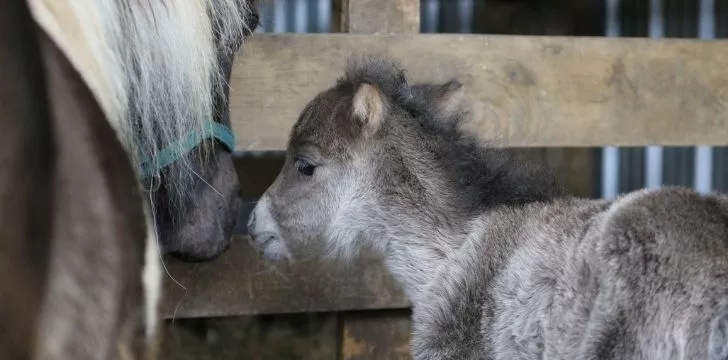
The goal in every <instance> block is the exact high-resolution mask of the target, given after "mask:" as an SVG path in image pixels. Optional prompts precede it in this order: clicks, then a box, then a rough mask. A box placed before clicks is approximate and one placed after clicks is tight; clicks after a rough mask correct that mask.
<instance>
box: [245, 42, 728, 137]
mask: <svg viewBox="0 0 728 360" xmlns="http://www.w3.org/2000/svg"><path fill="white" fill-rule="evenodd" d="M727 45H728V42H727V41H725V40H722V41H721V40H718V41H697V40H685V39H660V40H656V39H636V38H630V39H627V38H622V39H613V38H586V37H574V38H570V37H529V36H497V35H462V34H420V35H353V34H327V35H268V34H262V35H259V36H257V37H254V38H253V39H252V40H251V42H250V43H249V44H248V45H247V46H246V48H245V54H244V55H243V56H241V57H240V59H239V60H238V62H237V63H236V66H235V69H234V72H233V79H232V87H233V91H232V93H231V97H232V99H231V108H232V121H233V126H234V128H235V132H236V135H237V146H238V147H239V148H241V149H251V150H266V149H283V148H285V145H286V141H287V138H288V134H289V131H290V128H291V126H292V124H293V123H294V122H295V120H296V118H297V116H298V114H299V112H300V111H301V110H302V109H303V107H304V105H305V104H306V103H307V102H308V101H310V100H311V99H312V98H313V97H314V95H315V94H316V93H318V92H319V91H322V90H324V89H326V88H328V87H329V86H331V85H332V84H334V82H335V79H336V78H337V77H338V76H340V74H341V73H342V69H343V67H344V62H345V59H346V58H347V57H348V56H349V55H350V54H352V53H355V52H357V53H358V52H369V53H384V54H388V55H389V56H392V57H393V58H395V59H397V60H398V61H400V62H401V63H402V64H403V66H404V67H405V68H406V69H408V74H409V76H410V78H411V79H412V80H413V81H423V80H427V81H432V80H435V81H444V80H446V79H448V78H450V77H458V78H459V79H461V81H462V82H463V83H465V85H466V86H467V87H468V88H469V93H470V95H471V96H472V97H473V100H474V111H475V114H476V116H475V121H474V122H473V127H474V129H475V130H476V131H478V132H480V133H482V134H483V135H484V136H487V137H489V138H491V139H492V140H494V141H495V143H497V144H501V145H504V146H528V147H541V146H543V147H554V146H563V147H570V146H604V145H617V146H644V145H652V144H659V145H666V146H670V145H675V146H682V145H694V144H704V145H728V126H727V125H728V109H726V106H725V104H727V103H728V72H726V71H725V66H726V65H728V46H727Z"/></svg>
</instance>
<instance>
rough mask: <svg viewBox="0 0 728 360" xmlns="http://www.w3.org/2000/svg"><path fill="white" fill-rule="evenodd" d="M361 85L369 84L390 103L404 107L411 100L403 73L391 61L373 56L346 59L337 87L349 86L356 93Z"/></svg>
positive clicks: (357, 56) (354, 56)
mask: <svg viewBox="0 0 728 360" xmlns="http://www.w3.org/2000/svg"><path fill="white" fill-rule="evenodd" d="M362 84H370V85H374V86H375V87H377V89H378V90H379V91H380V92H381V93H382V94H383V95H384V96H386V97H387V98H389V99H390V100H391V101H394V102H395V103H397V104H398V105H401V106H406V105H407V104H408V103H409V101H410V100H411V99H412V92H411V90H410V87H409V85H408V84H407V77H406V76H405V71H404V70H403V69H401V68H400V67H399V65H398V64H397V63H395V62H394V61H392V60H388V59H385V58H383V57H380V56H375V55H353V56H351V57H349V58H348V60H347V65H346V70H345V72H344V77H342V78H340V79H339V81H338V85H339V86H340V87H341V86H346V87H348V86H350V87H351V89H352V91H356V89H358V88H359V86H360V85H362Z"/></svg>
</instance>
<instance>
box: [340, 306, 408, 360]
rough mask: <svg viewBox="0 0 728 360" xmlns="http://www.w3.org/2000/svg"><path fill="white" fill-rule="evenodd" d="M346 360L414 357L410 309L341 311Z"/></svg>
mask: <svg viewBox="0 0 728 360" xmlns="http://www.w3.org/2000/svg"><path fill="white" fill-rule="evenodd" d="M339 319H340V321H341V351H340V356H339V359H342V360H406V359H410V358H411V357H410V354H409V350H410V347H409V339H410V331H411V321H410V312H409V311H407V310H399V311H381V312H380V311H376V312H375V311H368V312H365V313H345V314H340V315H339Z"/></svg>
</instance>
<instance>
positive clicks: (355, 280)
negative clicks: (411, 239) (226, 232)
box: [162, 236, 410, 318]
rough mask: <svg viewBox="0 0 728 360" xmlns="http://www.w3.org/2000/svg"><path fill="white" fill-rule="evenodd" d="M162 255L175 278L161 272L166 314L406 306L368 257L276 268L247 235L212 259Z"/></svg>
mask: <svg viewBox="0 0 728 360" xmlns="http://www.w3.org/2000/svg"><path fill="white" fill-rule="evenodd" d="M165 260H166V266H167V268H168V270H169V273H170V274H171V276H172V277H173V278H174V279H175V280H172V279H171V278H169V277H165V286H164V291H165V292H164V301H163V303H162V313H163V316H164V317H165V318H190V317H213V316H233V315H257V314H277V313H293V312H317V311H346V310H367V309H398V308H408V307H409V306H410V304H409V302H408V301H407V299H406V298H405V296H404V294H403V293H402V291H401V290H400V288H399V286H398V285H397V284H396V283H395V281H394V280H393V279H392V278H391V276H390V275H389V274H388V272H387V271H386V269H385V268H384V267H383V265H382V264H381V262H380V261H378V260H374V259H373V257H371V256H368V257H363V258H361V259H359V260H357V261H355V262H354V263H353V264H350V265H348V266H344V265H342V264H334V263H324V262H321V261H320V260H319V261H317V260H310V261H302V262H298V263H294V264H292V265H280V264H279V265H276V266H275V267H274V266H273V265H271V264H270V263H266V262H265V261H264V260H263V259H262V257H261V256H259V255H258V254H256V253H255V251H254V250H253V248H252V247H251V246H250V245H249V244H248V239H247V238H246V237H244V236H238V237H236V238H235V240H234V243H233V245H232V246H231V248H230V250H228V251H227V252H226V253H225V254H223V255H222V257H221V258H220V259H217V260H215V261H212V262H207V263H198V264H189V263H182V262H180V261H175V260H173V259H165ZM175 281H176V282H179V284H177V283H176V282H175ZM180 285H181V286H180ZM182 286H184V288H182Z"/></svg>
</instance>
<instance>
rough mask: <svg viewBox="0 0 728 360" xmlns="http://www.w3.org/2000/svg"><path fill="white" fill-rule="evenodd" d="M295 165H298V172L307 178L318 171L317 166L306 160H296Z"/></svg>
mask: <svg viewBox="0 0 728 360" xmlns="http://www.w3.org/2000/svg"><path fill="white" fill-rule="evenodd" d="M294 164H295V165H296V170H298V172H300V173H301V174H303V175H306V176H311V175H313V172H314V170H316V166H314V165H313V164H311V162H309V161H308V160H306V159H302V158H296V161H295V162H294Z"/></svg>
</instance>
